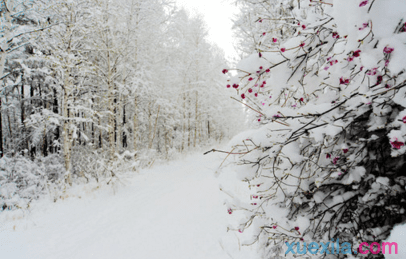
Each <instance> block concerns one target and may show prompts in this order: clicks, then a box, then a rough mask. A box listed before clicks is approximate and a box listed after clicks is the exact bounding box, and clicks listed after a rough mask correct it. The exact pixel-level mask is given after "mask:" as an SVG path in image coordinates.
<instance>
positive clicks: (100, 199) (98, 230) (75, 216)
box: [0, 153, 258, 259]
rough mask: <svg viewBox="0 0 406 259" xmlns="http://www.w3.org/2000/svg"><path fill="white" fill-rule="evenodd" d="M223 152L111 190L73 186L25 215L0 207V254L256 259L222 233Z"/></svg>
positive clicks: (225, 218)
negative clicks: (220, 171)
mask: <svg viewBox="0 0 406 259" xmlns="http://www.w3.org/2000/svg"><path fill="white" fill-rule="evenodd" d="M224 157H225V156H224V155H220V154H218V153H210V154H209V155H206V156H203V155H202V153H195V154H191V155H188V156H186V157H185V158H183V159H181V160H178V161H172V162H168V163H166V164H163V165H156V166H153V167H152V168H150V169H145V170H142V171H141V172H139V173H135V172H132V173H130V174H128V177H127V179H125V180H124V179H123V178H122V180H121V181H123V182H124V183H125V184H124V185H121V186H119V187H117V188H114V189H113V188H112V187H110V186H106V185H105V186H102V187H100V188H94V187H95V186H94V185H93V186H90V185H89V184H88V185H85V186H83V185H82V186H76V187H73V188H72V189H70V190H68V196H69V197H67V198H65V199H63V200H58V201H57V202H55V203H54V202H53V201H50V200H49V199H42V200H40V201H36V202H33V203H32V206H31V208H30V212H29V213H28V212H24V213H23V212H22V211H14V212H11V211H6V212H2V213H0V250H1V258H12V259H48V258H49V259H51V258H52V259H56V258H58V259H68V258H69V259H73V258H74V259H81V258H83V259H85V258H86V259H91V258H97V259H103V258H106V259H107V258H108V259H111V258H114V259H125V258H131V259H134V258H136V259H162V258H165V259H200V258H201V259H224V258H235V259H238V258H241V259H242V258H244V259H246V258H250V259H255V258H257V256H258V255H257V253H256V252H255V250H254V247H246V246H240V244H241V242H240V240H239V237H238V236H237V234H239V233H236V232H235V231H229V232H227V226H228V225H229V224H233V223H234V222H232V221H233V217H232V215H229V214H228V213H227V208H226V206H225V205H224V201H225V198H226V197H225V194H224V193H222V192H221V191H220V190H219V178H216V177H215V173H214V172H215V171H216V169H217V168H218V166H219V165H220V163H221V162H222V160H223V159H224ZM224 177H225V178H229V181H230V182H231V181H237V180H236V178H235V176H234V175H230V176H229V177H228V176H227V175H225V176H222V177H220V178H224ZM24 214H25V215H24Z"/></svg>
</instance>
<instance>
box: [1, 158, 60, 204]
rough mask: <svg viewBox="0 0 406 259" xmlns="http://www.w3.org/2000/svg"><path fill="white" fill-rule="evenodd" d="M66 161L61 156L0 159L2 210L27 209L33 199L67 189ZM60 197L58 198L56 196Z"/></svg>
mask: <svg viewBox="0 0 406 259" xmlns="http://www.w3.org/2000/svg"><path fill="white" fill-rule="evenodd" d="M65 171H66V170H65V168H64V165H63V160H62V159H61V157H60V156H58V155H50V156H47V157H38V158H36V159H35V160H34V161H32V160H30V159H27V158H26V157H24V156H15V157H12V158H9V157H3V158H1V159H0V200H1V202H0V206H1V209H2V210H6V209H9V210H12V209H26V208H28V207H29V204H30V202H31V201H32V200H35V199H38V198H40V197H41V196H42V195H45V194H50V195H53V194H56V193H60V192H61V191H62V190H63V189H64V188H65V181H64V177H63V176H64V174H65ZM54 198H57V197H54Z"/></svg>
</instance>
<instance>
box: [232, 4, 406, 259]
mask: <svg viewBox="0 0 406 259" xmlns="http://www.w3.org/2000/svg"><path fill="white" fill-rule="evenodd" d="M238 3H240V4H241V5H242V6H243V7H244V12H243V15H242V16H241V17H240V19H239V20H237V23H236V25H237V26H238V30H239V31H245V32H246V33H245V34H244V37H246V36H247V37H248V38H246V42H248V43H249V44H248V45H246V46H243V50H244V51H245V53H247V54H248V52H250V55H246V57H245V58H244V59H243V60H242V61H241V62H240V63H239V64H238V66H237V69H236V70H237V72H238V75H237V76H235V77H231V79H230V83H229V84H228V85H227V87H228V88H230V90H234V91H235V92H236V93H237V94H238V99H239V100H240V101H241V103H243V104H244V105H245V106H246V107H247V108H248V109H250V110H251V113H252V114H253V118H252V121H253V122H252V123H253V124H255V125H256V127H257V129H256V130H255V131H251V132H248V133H245V134H242V135H240V136H238V137H236V138H235V141H233V143H234V145H235V146H234V149H233V151H232V152H231V153H232V154H238V156H239V159H238V160H239V164H241V166H240V169H237V170H238V172H240V173H239V174H240V176H241V180H243V181H246V182H247V185H248V188H249V189H250V192H251V196H249V197H240V198H241V199H236V200H234V201H232V202H231V203H230V207H229V208H228V212H229V213H230V214H232V213H233V211H235V210H242V211H243V212H244V213H245V219H246V220H245V221H244V222H243V223H242V224H241V225H238V226H235V230H239V231H240V232H243V231H244V230H245V229H250V230H251V231H252V232H254V233H253V237H252V242H253V243H254V242H258V245H259V247H260V249H261V250H262V251H263V252H264V258H269V257H270V256H272V257H273V258H279V257H277V256H285V255H284V254H285V250H286V249H287V246H286V245H285V242H289V243H291V242H299V243H300V244H301V245H299V246H300V247H299V246H298V247H299V249H301V250H302V249H303V242H306V243H307V244H308V243H310V242H313V241H316V242H318V241H323V242H325V241H327V242H328V241H330V240H331V239H334V240H337V239H339V240H340V243H342V242H349V243H351V244H352V245H353V247H358V245H359V244H360V243H361V242H369V243H372V242H379V241H381V240H383V239H384V238H386V237H387V236H388V234H389V232H390V230H391V229H392V228H393V226H394V225H395V224H397V223H401V222H404V221H405V220H406V217H405V209H406V204H405V203H404V200H405V197H406V192H405V186H406V182H405V180H406V178H405V175H404V173H405V172H406V167H405V158H406V156H405V151H406V146H405V140H406V110H405V108H406V101H405V100H406V99H405V97H406V96H405V94H406V87H405V86H406V83H405V82H406V76H405V65H404V62H403V60H404V58H405V57H404V56H405V55H406V54H405V53H406V47H405V42H406V23H405V22H406V16H405V14H406V12H405V11H406V4H405V3H403V2H399V1H392V0H389V1H375V0H365V1H353V0H334V1H332V0H326V1H312V0H310V1H304V0H298V1H290V0H265V1H263V0H261V1H259V0H258V1H257V0H254V1H245V0H242V1H238ZM389 17H390V18H389ZM224 72H225V73H228V71H227V70H225V71H224ZM241 138H243V139H244V141H243V143H242V144H239V143H238V139H239V141H241ZM295 250H296V246H295ZM302 251H303V250H302ZM342 253H344V255H342V256H343V257H345V256H346V255H345V254H351V253H352V251H349V250H346V251H342ZM319 255H320V256H321V257H323V256H325V254H319ZM358 255H359V256H362V254H358ZM287 256H293V255H292V254H289V255H287ZM281 258H282V257H281ZM283 258H285V257H283Z"/></svg>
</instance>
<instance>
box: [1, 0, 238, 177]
mask: <svg viewBox="0 0 406 259" xmlns="http://www.w3.org/2000/svg"><path fill="white" fill-rule="evenodd" d="M0 14H1V27H2V28H1V32H0V41H1V42H0V46H1V52H0V55H1V56H0V78H1V92H0V101H1V113H0V116H1V118H0V123H1V127H0V152H1V156H2V157H3V156H5V157H8V158H16V157H20V158H21V157H24V160H26V159H29V160H31V161H34V160H35V159H40V158H41V157H47V156H50V155H52V156H54V157H55V159H56V160H60V161H61V163H64V168H65V170H66V172H64V173H61V174H62V175H63V177H64V181H66V182H68V183H71V181H72V175H76V176H79V177H80V176H86V178H89V177H90V176H92V174H93V175H97V174H99V172H98V170H99V169H100V168H103V167H105V166H106V165H107V164H108V163H109V162H111V161H114V160H116V159H117V158H118V157H120V156H121V157H122V154H125V156H126V157H127V158H131V159H132V158H135V159H138V158H140V156H143V155H144V156H146V155H147V156H148V157H149V158H150V160H152V159H153V158H154V157H156V156H159V157H162V158H170V157H171V155H172V154H174V153H179V152H185V151H188V150H190V149H193V148H195V147H197V146H201V145H204V144H207V143H212V142H213V141H221V140H223V139H224V138H226V137H228V136H229V135H230V134H233V132H234V130H235V129H236V126H238V125H236V124H233V118H234V117H236V116H235V114H236V112H235V106H232V104H230V103H228V102H227V101H224V96H225V93H224V89H223V88H224V87H223V85H224V80H225V78H224V75H222V74H221V70H222V68H223V67H224V66H225V64H226V61H225V59H224V55H223V52H222V51H221V50H220V49H219V48H217V47H216V46H213V45H212V44H209V43H208V41H207V40H206V34H207V30H206V28H205V25H204V23H203V22H202V19H201V18H199V17H194V18H191V17H190V16H189V15H188V14H187V13H186V12H185V11H184V10H179V9H178V8H177V7H176V6H175V5H174V4H173V3H172V2H170V1H167V0H117V1H108V0H57V1H48V0H44V1H29V0H10V1H1V5H0ZM233 107H234V108H233ZM226 120H227V121H228V122H231V123H225V121H226ZM234 121H236V120H234ZM101 160H103V161H104V162H103V163H104V165H99V166H95V164H96V163H100V161H101ZM6 169H7V168H5V167H3V168H2V170H3V171H2V172H3V173H2V175H3V177H2V180H3V181H4V179H5V178H8V180H7V181H8V182H15V181H18V180H16V179H14V178H12V177H11V178H10V177H9V173H10V172H11V171H8V169H7V170H6ZM103 170H104V169H103ZM6 171H7V172H9V173H5V172H6ZM89 174H90V176H89ZM5 175H7V177H6V176H5ZM22 177H23V176H22Z"/></svg>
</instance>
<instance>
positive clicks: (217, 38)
mask: <svg viewBox="0 0 406 259" xmlns="http://www.w3.org/2000/svg"><path fill="white" fill-rule="evenodd" d="M176 2H177V3H178V4H179V6H183V7H185V9H186V10H188V11H189V12H190V13H191V14H192V15H193V14H194V13H200V14H202V15H203V17H204V18H205V21H206V23H207V27H208V29H209V40H211V41H213V42H215V43H216V44H217V45H218V46H219V47H221V48H222V49H223V50H224V52H225V54H226V58H227V59H228V60H230V61H231V59H232V58H236V57H237V53H236V52H235V50H234V46H233V38H232V32H231V27H232V25H233V24H232V21H231V18H232V17H233V14H235V13H236V12H237V8H236V7H235V6H234V5H233V4H231V3H230V0H176Z"/></svg>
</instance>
